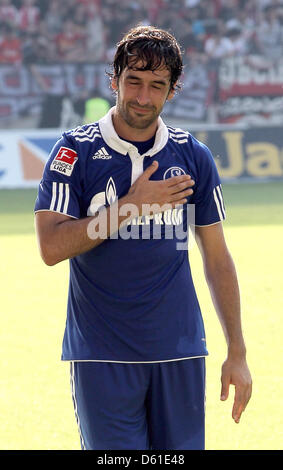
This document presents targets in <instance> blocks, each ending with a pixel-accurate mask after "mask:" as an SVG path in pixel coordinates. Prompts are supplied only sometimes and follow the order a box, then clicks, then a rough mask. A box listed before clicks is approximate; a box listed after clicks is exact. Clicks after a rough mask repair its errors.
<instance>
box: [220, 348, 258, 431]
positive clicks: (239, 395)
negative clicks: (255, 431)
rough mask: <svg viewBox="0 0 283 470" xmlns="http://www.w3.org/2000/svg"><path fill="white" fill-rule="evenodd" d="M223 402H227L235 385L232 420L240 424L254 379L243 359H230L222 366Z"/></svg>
mask: <svg viewBox="0 0 283 470" xmlns="http://www.w3.org/2000/svg"><path fill="white" fill-rule="evenodd" d="M221 382H222V389H221V400H227V398H228V396H229V386H230V385H231V384H232V385H235V397H234V404H233V409H232V418H233V419H234V421H235V423H239V422H240V418H241V415H242V412H243V411H244V410H245V408H246V406H247V404H248V402H249V400H250V397H251V393H252V379H251V375H250V371H249V368H248V366H247V363H246V360H245V359H243V358H241V359H239V358H236V359H235V358H229V356H228V358H227V359H226V361H225V362H224V364H223V366H222V376H221Z"/></svg>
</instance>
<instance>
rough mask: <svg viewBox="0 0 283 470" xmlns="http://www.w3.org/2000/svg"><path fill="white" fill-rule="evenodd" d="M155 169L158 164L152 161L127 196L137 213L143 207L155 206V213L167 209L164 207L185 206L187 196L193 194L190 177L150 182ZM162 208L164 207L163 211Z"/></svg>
mask: <svg viewBox="0 0 283 470" xmlns="http://www.w3.org/2000/svg"><path fill="white" fill-rule="evenodd" d="M157 169H158V162H157V161H154V162H153V163H152V164H151V165H150V166H149V167H148V168H147V169H146V170H145V171H144V172H143V173H142V175H141V176H140V177H139V178H138V179H137V180H136V181H135V183H134V184H133V185H132V186H131V188H130V190H129V193H128V194H129V195H130V196H131V198H132V200H133V201H134V203H135V204H136V205H137V206H138V207H139V212H140V209H141V208H142V206H143V205H153V204H156V206H157V211H158V212H161V211H162V210H166V209H168V207H165V206H166V205H170V206H171V207H175V206H177V205H178V204H185V203H186V202H187V199H186V198H187V196H190V195H191V194H192V193H193V190H192V189H191V186H193V185H194V184H195V182H194V181H193V180H192V179H191V177H190V175H180V176H173V177H172V178H169V179H166V180H159V181H152V180H150V177H151V175H153V173H155V171H156V170H157ZM162 206H164V208H163V209H162ZM158 207H159V209H158ZM142 213H143V211H142Z"/></svg>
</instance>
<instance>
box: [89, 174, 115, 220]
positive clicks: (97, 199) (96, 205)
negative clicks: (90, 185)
mask: <svg viewBox="0 0 283 470" xmlns="http://www.w3.org/2000/svg"><path fill="white" fill-rule="evenodd" d="M117 199H118V196H117V190H116V186H115V183H114V180H113V178H112V176H110V178H109V180H108V181H107V184H106V188H105V191H102V192H101V193H97V194H95V195H94V196H93V197H92V199H91V202H90V206H89V208H88V210H87V215H95V213H96V212H97V211H99V210H100V209H101V208H102V207H105V206H106V204H107V203H108V204H109V206H111V204H113V203H114V202H115V201H116V200H117Z"/></svg>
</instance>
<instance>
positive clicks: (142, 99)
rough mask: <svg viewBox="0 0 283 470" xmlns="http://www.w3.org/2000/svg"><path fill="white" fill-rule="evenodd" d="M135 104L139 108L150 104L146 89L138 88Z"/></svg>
mask: <svg viewBox="0 0 283 470" xmlns="http://www.w3.org/2000/svg"><path fill="white" fill-rule="evenodd" d="M137 102H138V104H139V105H140V106H146V105H148V104H150V95H149V90H148V89H147V87H145V86H143V87H140V88H139V91H138V94H137Z"/></svg>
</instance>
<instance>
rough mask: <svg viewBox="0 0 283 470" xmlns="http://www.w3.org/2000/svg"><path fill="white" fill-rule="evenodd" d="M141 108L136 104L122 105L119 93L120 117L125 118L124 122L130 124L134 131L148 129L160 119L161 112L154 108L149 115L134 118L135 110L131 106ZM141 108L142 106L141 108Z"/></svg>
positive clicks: (118, 108)
mask: <svg viewBox="0 0 283 470" xmlns="http://www.w3.org/2000/svg"><path fill="white" fill-rule="evenodd" d="M132 105H133V106H139V105H137V104H136V103H132V102H129V103H124V104H123V103H122V101H121V99H120V95H119V92H118V94H117V102H116V107H117V111H118V113H119V114H120V116H121V117H122V118H123V120H124V121H125V122H126V123H127V124H128V126H129V127H132V128H133V129H147V128H148V127H149V126H150V125H151V124H153V123H154V122H155V121H156V120H157V118H158V117H159V114H160V112H161V110H157V109H156V108H155V107H154V106H151V107H150V108H146V107H144V108H146V109H150V110H152V111H151V112H150V113H148V115H145V116H143V115H140V116H134V115H133V114H134V110H133V109H132V110H131V106H132ZM139 107H140V108H141V107H142V106H139Z"/></svg>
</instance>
